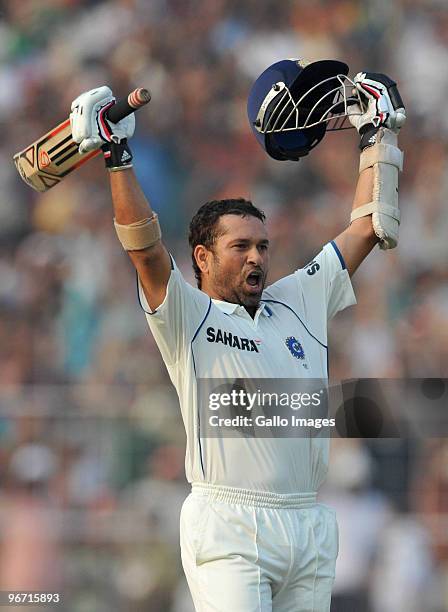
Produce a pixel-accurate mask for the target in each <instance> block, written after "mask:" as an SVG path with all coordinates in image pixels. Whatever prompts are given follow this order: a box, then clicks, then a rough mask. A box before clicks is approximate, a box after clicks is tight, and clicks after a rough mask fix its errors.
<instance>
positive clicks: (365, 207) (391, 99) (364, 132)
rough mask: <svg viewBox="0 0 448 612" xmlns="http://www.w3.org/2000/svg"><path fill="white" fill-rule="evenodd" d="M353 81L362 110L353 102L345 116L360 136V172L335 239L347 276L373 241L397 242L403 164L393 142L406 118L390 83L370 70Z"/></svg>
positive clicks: (393, 244)
mask: <svg viewBox="0 0 448 612" xmlns="http://www.w3.org/2000/svg"><path fill="white" fill-rule="evenodd" d="M354 81H355V83H356V86H357V88H358V89H359V91H360V93H361V94H362V95H363V97H364V99H365V100H366V106H367V110H366V111H365V113H364V114H359V110H360V109H359V107H358V105H355V107H356V108H355V107H353V110H354V114H353V115H352V116H351V117H350V120H351V122H352V124H353V125H354V126H355V127H356V129H357V130H358V132H359V134H360V135H361V143H360V149H361V158H360V167H359V169H360V174H359V179H358V183H357V186H356V191H355V197H354V200H353V207H352V214H351V217H350V220H351V223H350V225H349V227H348V228H347V229H346V230H344V231H343V232H342V233H341V234H339V236H337V238H335V242H336V244H337V246H338V248H339V250H340V251H341V253H342V256H343V258H344V261H345V264H346V266H347V270H348V272H349V274H350V276H352V275H353V273H354V272H355V271H356V269H357V268H358V266H359V265H360V264H361V262H362V261H363V260H364V259H365V257H366V256H367V255H368V254H369V253H370V251H371V250H372V249H373V247H374V246H375V244H377V243H378V242H379V245H380V248H381V249H393V248H395V247H396V246H397V242H398V226H399V222H400V211H399V209H398V173H399V171H400V170H402V165H403V154H402V152H401V151H400V149H399V148H398V142H397V141H398V132H399V129H400V128H401V126H402V125H403V124H404V121H405V119H406V115H405V110H404V106H403V102H402V100H401V97H400V94H399V93H398V90H397V88H396V84H395V82H394V81H392V80H391V79H389V78H388V77H386V76H385V75H382V74H374V73H359V74H358V75H356V77H355V79H354ZM355 113H356V114H355Z"/></svg>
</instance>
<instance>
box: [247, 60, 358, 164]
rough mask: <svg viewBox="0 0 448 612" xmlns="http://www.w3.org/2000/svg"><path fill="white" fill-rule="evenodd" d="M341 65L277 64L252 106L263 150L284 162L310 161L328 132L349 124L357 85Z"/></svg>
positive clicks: (260, 83) (260, 82)
mask: <svg viewBox="0 0 448 612" xmlns="http://www.w3.org/2000/svg"><path fill="white" fill-rule="evenodd" d="M348 70H349V69H348V66H347V64H344V63H343V62H338V61H336V60H321V61H318V62H313V63H311V64H307V63H306V62H304V61H302V60H295V59H287V60H282V61H280V62H277V63H275V64H272V66H270V67H269V68H267V69H266V70H265V71H264V72H263V73H262V74H261V75H260V76H259V77H258V79H257V80H256V81H255V83H254V85H253V86H252V89H251V91H250V94H249V99H248V102H247V113H248V116H249V122H250V125H251V128H252V131H253V133H254V134H255V137H256V139H257V140H258V142H259V143H260V144H261V146H262V147H263V149H265V151H266V152H267V153H268V155H270V156H271V157H273V158H274V159H279V160H293V161H298V160H299V159H300V158H301V157H303V156H304V155H308V153H309V152H310V151H311V149H312V148H314V147H315V146H316V145H317V144H319V142H320V141H321V140H322V138H323V137H324V136H325V133H326V131H327V129H328V130H340V129H346V128H347V127H351V125H350V124H348V122H347V121H346V119H347V114H348V111H347V109H348V106H349V105H350V104H352V103H354V102H357V101H358V100H357V99H355V98H351V97H350V94H351V91H352V88H353V82H352V81H351V80H350V79H349V78H348V77H347V74H348Z"/></svg>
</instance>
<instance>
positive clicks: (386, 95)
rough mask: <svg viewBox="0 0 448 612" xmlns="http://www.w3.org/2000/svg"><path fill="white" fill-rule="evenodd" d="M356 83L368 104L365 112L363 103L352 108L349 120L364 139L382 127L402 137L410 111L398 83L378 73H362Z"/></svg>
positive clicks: (362, 97)
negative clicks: (399, 132) (406, 106)
mask: <svg viewBox="0 0 448 612" xmlns="http://www.w3.org/2000/svg"><path fill="white" fill-rule="evenodd" d="M353 81H354V83H355V86H356V89H357V90H358V92H359V94H360V96H361V99H362V100H363V101H364V102H365V104H364V108H363V109H362V108H361V107H360V105H359V104H354V105H352V106H351V107H350V109H349V120H350V123H351V124H352V125H353V126H354V127H355V128H356V129H357V130H358V132H359V133H360V134H361V136H362V135H364V134H366V132H372V131H374V132H376V130H377V129H378V128H380V127H386V128H389V129H390V130H392V131H393V132H395V133H396V134H398V131H399V130H400V128H401V127H402V126H403V125H404V123H405V121H406V111H405V108H404V104H403V100H402V99H401V96H400V93H399V91H398V89H397V84H396V83H395V81H393V80H392V79H390V78H389V77H388V76H386V75H385V74H379V73H375V72H358V74H357V75H356V76H355V78H354V79H353ZM366 146H368V144H367V143H366ZM362 148H364V147H362Z"/></svg>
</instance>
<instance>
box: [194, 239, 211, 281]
mask: <svg viewBox="0 0 448 612" xmlns="http://www.w3.org/2000/svg"><path fill="white" fill-rule="evenodd" d="M193 255H194V258H195V260H196V263H197V264H198V266H199V270H200V271H201V273H202V274H208V272H209V258H210V251H209V250H208V249H207V248H206V247H205V246H204V245H203V244H197V245H196V246H195V247H194V251H193Z"/></svg>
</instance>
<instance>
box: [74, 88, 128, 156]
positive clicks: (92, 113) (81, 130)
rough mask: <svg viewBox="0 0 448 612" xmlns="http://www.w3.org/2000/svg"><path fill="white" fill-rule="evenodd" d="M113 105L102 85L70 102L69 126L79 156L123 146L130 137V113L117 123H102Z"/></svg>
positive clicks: (108, 89)
mask: <svg viewBox="0 0 448 612" xmlns="http://www.w3.org/2000/svg"><path fill="white" fill-rule="evenodd" d="M114 104H115V98H114V97H113V95H112V91H111V90H110V88H109V87H107V86H106V85H103V86H102V87H96V88H95V89H91V90H90V91H86V92H84V93H82V94H81V95H79V96H78V97H77V98H76V99H75V100H73V102H72V106H71V113H70V124H71V128H72V136H73V140H74V141H75V142H77V143H78V144H79V152H80V153H87V152H88V151H94V150H95V149H99V148H100V147H102V146H103V145H106V146H107V145H109V144H112V143H115V144H125V143H126V140H127V139H128V138H131V136H132V135H133V134H134V130H135V116H134V113H132V115H128V116H127V117H125V118H124V119H122V120H121V121H119V122H118V123H112V122H111V121H108V120H107V119H106V111H107V110H108V109H109V108H110V107H111V106H113V105H114Z"/></svg>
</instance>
